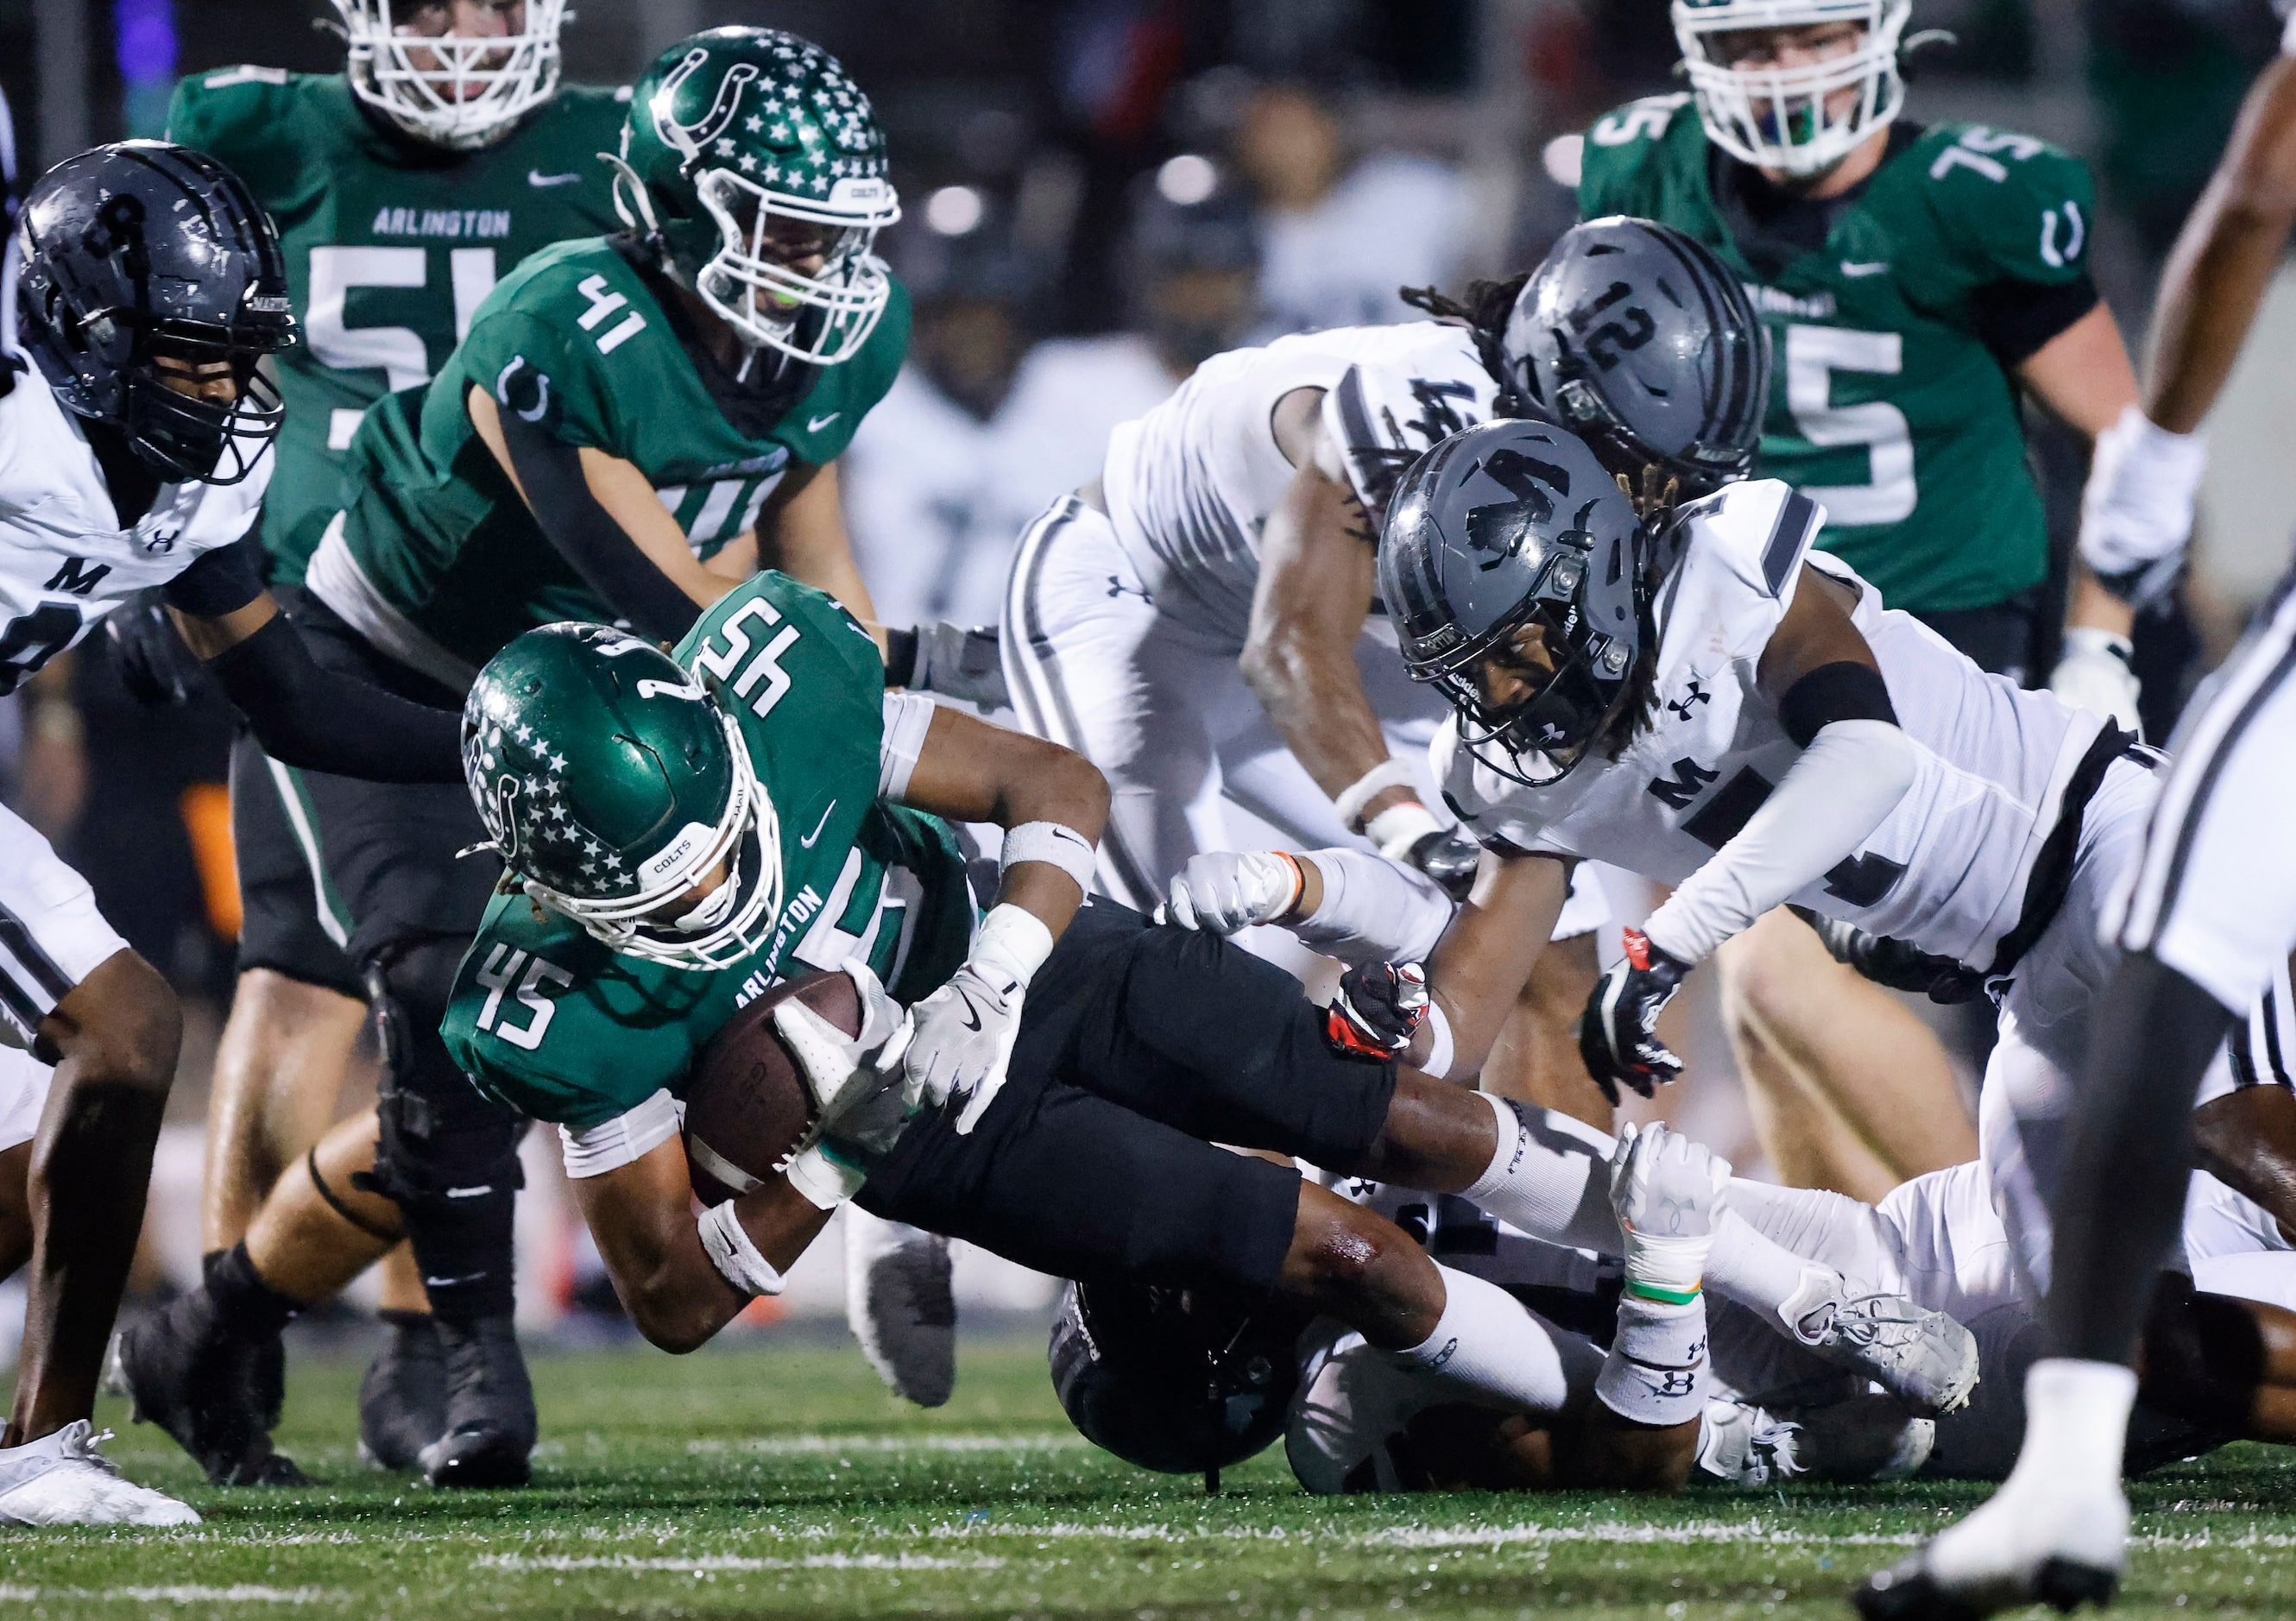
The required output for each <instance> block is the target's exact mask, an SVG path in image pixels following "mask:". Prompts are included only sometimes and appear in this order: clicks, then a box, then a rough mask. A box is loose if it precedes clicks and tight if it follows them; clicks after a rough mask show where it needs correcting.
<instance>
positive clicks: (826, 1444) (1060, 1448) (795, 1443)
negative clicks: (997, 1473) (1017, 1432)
mask: <svg viewBox="0 0 2296 1621" xmlns="http://www.w3.org/2000/svg"><path fill="white" fill-rule="evenodd" d="M1086 1444H1087V1443H1086V1441H1085V1438H1084V1437H1082V1436H1078V1435H1050V1434H1048V1435H1040V1436H827V1435H797V1436H751V1437H747V1438H745V1439H741V1440H732V1441H729V1440H724V1439H719V1438H716V1437H712V1438H709V1439H704V1440H699V1441H688V1442H687V1443H686V1444H685V1450H686V1451H687V1453H763V1454H767V1455H772V1456H780V1455H783V1454H789V1453H799V1454H808V1455H810V1454H814V1453H908V1452H919V1453H1036V1452H1066V1451H1069V1450H1070V1449H1072V1448H1076V1447H1081V1446H1083V1445H1086Z"/></svg>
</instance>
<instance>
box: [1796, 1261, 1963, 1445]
mask: <svg viewBox="0 0 2296 1621" xmlns="http://www.w3.org/2000/svg"><path fill="white" fill-rule="evenodd" d="M1778 1316H1779V1318H1780V1319H1781V1320H1782V1321H1783V1322H1784V1323H1785V1326H1786V1331H1787V1332H1788V1333H1790V1334H1792V1336H1793V1337H1794V1339H1797V1340H1798V1341H1800V1343H1801V1344H1803V1345H1805V1346H1807V1347H1809V1349H1810V1350H1811V1351H1813V1352H1814V1353H1816V1355H1818V1356H1819V1357H1821V1358H1822V1359H1824V1360H1825V1361H1826V1362H1829V1363H1833V1365H1834V1366H1835V1367H1837V1368H1841V1369H1846V1370H1847V1371H1849V1372H1852V1373H1857V1374H1862V1375H1863V1376H1865V1377H1866V1378H1867V1379H1872V1380H1874V1382H1875V1383H1877V1384H1879V1385H1880V1386H1881V1387H1882V1388H1883V1389H1884V1390H1887V1391H1888V1392H1889V1393H1890V1395H1892V1396H1896V1397H1897V1398H1898V1400H1899V1401H1901V1402H1903V1403H1905V1404H1906V1405H1907V1407H1909V1408H1911V1409H1912V1410H1913V1412H1914V1414H1915V1416H1916V1417H1919V1418H1935V1417H1936V1416H1937V1415H1938V1414H1939V1413H1941V1412H1956V1411H1957V1410H1959V1409H1960V1408H1962V1407H1964V1406H1966V1405H1968V1403H1969V1396H1970V1392H1971V1391H1972V1390H1974V1389H1976V1388H1977V1377H1978V1365H1977V1337H1976V1336H1975V1335H1973V1334H1972V1333H1971V1332H1970V1331H1969V1330H1967V1329H1965V1328H1964V1327H1962V1325H1961V1324H1960V1323H1958V1322H1955V1321H1954V1320H1953V1319H1952V1318H1951V1317H1948V1316H1947V1315H1946V1314H1944V1313H1943V1312H1932V1311H1925V1310H1923V1308H1922V1307H1921V1306H1916V1305H1915V1304H1914V1303H1913V1302H1912V1301H1911V1300H1908V1299H1907V1298H1905V1297H1904V1296H1903V1295H1856V1296H1853V1295H1851V1294H1849V1292H1848V1291H1847V1289H1845V1288H1844V1286H1843V1283H1842V1279H1841V1273H1837V1272H1835V1271H1833V1269H1832V1268H1831V1267H1825V1266H1811V1267H1808V1268H1806V1269H1805V1270H1804V1271H1803V1273H1802V1275H1801V1287H1800V1288H1799V1289H1795V1290H1794V1292H1793V1293H1792V1295H1790V1296H1788V1297H1787V1298H1786V1299H1785V1300H1784V1303H1783V1304H1781V1305H1780V1306H1779V1307H1778Z"/></svg>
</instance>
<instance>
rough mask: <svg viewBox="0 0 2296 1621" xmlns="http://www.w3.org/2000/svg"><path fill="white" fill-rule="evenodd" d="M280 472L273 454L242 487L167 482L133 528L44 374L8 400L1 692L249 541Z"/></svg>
mask: <svg viewBox="0 0 2296 1621" xmlns="http://www.w3.org/2000/svg"><path fill="white" fill-rule="evenodd" d="M271 467H272V457H271V453H270V452H269V451H268V450H266V451H265V452H264V453H263V456H262V458H261V460H259V461H258V462H257V463H256V465H255V471H253V472H252V473H250V475H249V476H248V477H247V478H245V479H242V480H241V481H240V482H239V483H237V484H232V485H213V484H201V483H197V482H188V483H183V484H163V485H161V486H160V493H159V495H158V496H157V497H156V498H155V499H154V500H153V501H152V510H151V511H150V512H146V513H145V514H144V515H143V518H142V519H141V520H138V521H137V522H136V523H135V525H134V526H133V527H132V528H121V527H120V525H119V513H118V512H116V511H114V510H113V507H112V504H111V491H110V490H109V489H108V488H107V487H105V485H104V481H103V472H102V469H101V468H100V467H98V466H97V465H96V460H95V452H94V450H92V449H91V448H89V446H88V442H87V437H86V435H85V434H83V433H82V432H81V431H80V429H79V419H78V418H77V417H76V416H74V415H73V414H72V413H70V412H69V411H66V410H65V409H64V408H63V407H62V406H61V405H59V404H58V403H57V401H56V397H55V395H54V393H53V391H51V390H50V389H49V388H48V386H47V384H46V383H45V381H43V380H42V378H41V376H40V374H39V373H38V372H37V371H34V372H32V373H29V374H28V375H23V376H20V377H18V378H17V380H16V386H15V387H14V388H13V389H11V390H9V392H8V394H7V395H6V397H0V693H4V692H13V691H14V690H15V688H16V685H17V684H18V683H19V682H21V681H22V680H23V679H24V678H25V677H26V676H28V675H30V674H31V673H32V672H33V671H35V670H37V669H38V668H39V667H41V666H42V665H44V664H45V663H46V662H47V661H48V660H49V659H53V657H55V655H56V654H58V653H60V652H61V651H63V650H64V649H66V648H68V647H70V646H71V645H72V644H73V643H76V642H78V640H79V639H80V638H81V637H82V636H85V635H86V634H87V633H88V630H89V628H90V627H91V626H94V624H95V623H96V621H97V620H99V619H101V618H103V616H104V615H105V614H107V613H110V612H111V610H113V609H114V608H116V607H118V606H119V603H120V602H123V601H124V600H126V599H127V597H129V596H131V595H133V594H135V593H136V592H138V591H141V590H143V588H144V587H145V586H147V585H165V584H166V583H167V582H168V581H169V580H171V579H173V578H175V577H176V576H177V575H178V574H181V573H182V572H183V571H184V569H187V568H189V567H190V566H191V564H192V561H193V560H194V559H195V558H197V557H198V556H199V555H200V553H202V552H209V551H213V550H214V549H215V548H217V547H218V546H227V545H230V544H232V543H233V542H234V541H236V540H238V539H240V538H241V537H242V536H245V535H246V534H247V532H248V531H249V530H250V528H253V527H254V524H255V520H256V513H257V511H258V508H260V507H261V506H262V504H263V490H264V487H265V486H266V484H268V483H269V482H270V480H271Z"/></svg>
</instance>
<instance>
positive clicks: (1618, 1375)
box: [1595, 1295, 1708, 1425]
mask: <svg viewBox="0 0 2296 1621" xmlns="http://www.w3.org/2000/svg"><path fill="white" fill-rule="evenodd" d="M1707 1383H1708V1380H1707V1378H1706V1300H1705V1298H1704V1297H1703V1296H1700V1297H1697V1298H1693V1299H1691V1300H1689V1301H1687V1302H1685V1304H1683V1305H1680V1306H1671V1305H1667V1304H1665V1303H1663V1302H1661V1301H1657V1300H1640V1299H1636V1298H1634V1297H1633V1296H1631V1295H1628V1296H1622V1297H1621V1298H1620V1301H1619V1331H1618V1334H1617V1335H1616V1337H1615V1338H1613V1339H1611V1354H1610V1355H1609V1356H1607V1357H1605V1358H1604V1359H1603V1371H1602V1372H1601V1374H1600V1375H1598V1376H1597V1377H1596V1379H1595V1395H1596V1396H1600V1397H1601V1398H1602V1402H1603V1406H1605V1407H1608V1408H1609V1409H1610V1410H1611V1412H1615V1413H1617V1414H1618V1415H1619V1416H1620V1418H1625V1419H1631V1420H1634V1421H1635V1422H1636V1423H1637V1424H1657V1425H1672V1424H1683V1423H1687V1422H1688V1421H1689V1420H1692V1419H1694V1418H1697V1417H1699V1416H1700V1414H1702V1412H1704V1411H1705V1408H1706V1387H1707Z"/></svg>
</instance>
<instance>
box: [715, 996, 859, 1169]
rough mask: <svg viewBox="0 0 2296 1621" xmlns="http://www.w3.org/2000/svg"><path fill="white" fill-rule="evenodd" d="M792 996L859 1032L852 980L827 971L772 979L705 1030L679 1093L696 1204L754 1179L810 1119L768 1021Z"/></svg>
mask: <svg viewBox="0 0 2296 1621" xmlns="http://www.w3.org/2000/svg"><path fill="white" fill-rule="evenodd" d="M792 996H794V997H796V998H798V999H799V1000H800V1001H802V1002H803V1003H805V1005H806V1006H808V1007H809V1008H811V1009H812V1010H813V1011H815V1012H816V1013H818V1014H820V1015H821V1016H822V1017H823V1018H824V1019H827V1020H828V1021H829V1022H830V1023H831V1024H832V1025H834V1026H836V1027H838V1028H839V1029H840V1030H842V1031H844V1032H845V1033H846V1034H847V1035H848V1036H857V1035H858V1034H860V1030H861V998H860V996H859V995H858V994H857V992H856V991H855V990H854V988H853V981H852V980H851V979H850V978H847V977H846V976H845V975H843V974H840V973H835V972H830V973H821V974H808V975H806V976H805V977H804V978H800V979H791V980H787V981H785V982H783V984H780V985H777V986H775V987H773V989H771V990H769V991H767V993H766V994H765V995H762V996H760V997H758V999H757V1000H756V1001H755V1002H752V1003H750V1004H749V1005H748V1006H747V1007H745V1008H743V1009H742V1011H739V1012H738V1013H735V1014H734V1017H733V1018H732V1019H729V1020H727V1021H726V1027H725V1028H724V1029H722V1030H720V1031H718V1032H717V1035H716V1036H712V1037H711V1038H710V1040H709V1045H708V1046H706V1047H704V1048H702V1049H701V1055H700V1056H699V1057H697V1058H696V1059H695V1060H693V1083H692V1085H690V1086H688V1087H687V1089H686V1093H685V1163H686V1166H687V1168H688V1172H689V1174H690V1175H692V1177H693V1191H694V1193H695V1195H696V1196H697V1197H698V1198H700V1199H701V1202H702V1203H704V1204H709V1205H714V1204H719V1203H722V1202H723V1201H725V1200H726V1199H731V1198H733V1197H734V1195H735V1194H737V1193H743V1192H747V1191H749V1190H750V1189H751V1188H753V1187H755V1186H757V1185H758V1183H760V1182H762V1181H763V1180H765V1178H766V1177H767V1175H771V1174H772V1171H773V1168H774V1167H775V1165H776V1164H778V1163H779V1162H780V1160H781V1158H782V1157H783V1155H785V1154H787V1153H788V1152H789V1151H790V1150H791V1149H792V1148H794V1147H796V1146H797V1142H798V1139H799V1138H800V1137H802V1136H803V1135H804V1134H805V1129H806V1127H807V1126H810V1125H811V1124H812V1123H813V1098H812V1095H811V1093H808V1091H807V1090H806V1085H805V1077H803V1076H801V1075H799V1073H798V1068H797V1060H795V1059H794V1058H792V1057H791V1055H790V1052H789V1049H788V1048H787V1047H785V1046H783V1044H782V1039H781V1036H780V1035H779V1034H778V1033H777V1032H776V1031H775V1029H774V1024H773V1011H774V1009H775V1008H776V1007H778V1006H780V1005H781V1004H782V1003H784V1002H787V1001H788V1000H789V999H790V998H791V997H792Z"/></svg>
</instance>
